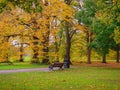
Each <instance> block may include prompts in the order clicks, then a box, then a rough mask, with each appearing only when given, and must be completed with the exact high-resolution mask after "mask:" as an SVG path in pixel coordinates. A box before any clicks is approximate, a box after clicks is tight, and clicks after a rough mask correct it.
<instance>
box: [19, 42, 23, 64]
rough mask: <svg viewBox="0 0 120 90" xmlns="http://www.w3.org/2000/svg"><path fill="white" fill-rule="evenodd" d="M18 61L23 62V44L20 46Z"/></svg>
mask: <svg viewBox="0 0 120 90" xmlns="http://www.w3.org/2000/svg"><path fill="white" fill-rule="evenodd" d="M19 61H20V62H23V44H21V46H20V60H19Z"/></svg>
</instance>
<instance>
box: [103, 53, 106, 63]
mask: <svg viewBox="0 0 120 90" xmlns="http://www.w3.org/2000/svg"><path fill="white" fill-rule="evenodd" d="M102 63H106V54H103V56H102Z"/></svg>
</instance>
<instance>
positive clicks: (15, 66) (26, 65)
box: [0, 62, 48, 70]
mask: <svg viewBox="0 0 120 90" xmlns="http://www.w3.org/2000/svg"><path fill="white" fill-rule="evenodd" d="M40 67H48V66H46V65H40V64H30V63H28V62H26V63H25V62H24V63H13V65H9V64H8V63H0V70H11V69H23V68H24V69H25V68H40Z"/></svg>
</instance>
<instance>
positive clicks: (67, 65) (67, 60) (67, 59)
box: [64, 26, 71, 68]
mask: <svg viewBox="0 0 120 90" xmlns="http://www.w3.org/2000/svg"><path fill="white" fill-rule="evenodd" d="M70 48H71V38H70V34H69V28H68V26H66V54H65V57H64V68H70Z"/></svg>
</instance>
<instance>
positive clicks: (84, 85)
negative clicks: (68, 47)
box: [0, 66, 120, 90]
mask: <svg viewBox="0 0 120 90" xmlns="http://www.w3.org/2000/svg"><path fill="white" fill-rule="evenodd" d="M0 90H120V68H110V67H109V68H106V67H90V66H77V67H74V68H71V69H64V70H57V71H50V72H43V71H35V72H23V73H9V74H0Z"/></svg>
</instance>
